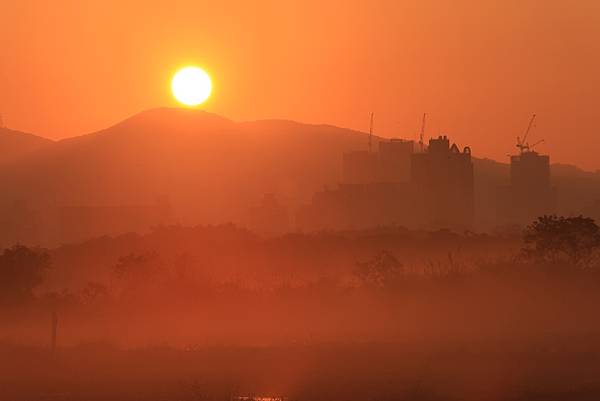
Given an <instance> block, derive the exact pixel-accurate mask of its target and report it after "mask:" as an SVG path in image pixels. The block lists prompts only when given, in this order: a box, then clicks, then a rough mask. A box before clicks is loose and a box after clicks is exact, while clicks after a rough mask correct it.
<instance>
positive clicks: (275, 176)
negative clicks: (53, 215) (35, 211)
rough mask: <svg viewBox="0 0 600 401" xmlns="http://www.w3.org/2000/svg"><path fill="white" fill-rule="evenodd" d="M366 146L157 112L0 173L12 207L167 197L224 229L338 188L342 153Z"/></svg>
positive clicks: (293, 128) (312, 132)
mask: <svg viewBox="0 0 600 401" xmlns="http://www.w3.org/2000/svg"><path fill="white" fill-rule="evenodd" d="M366 144H367V140H366V134H363V133H359V132H356V131H351V130H347V129H342V128H337V127H332V126H325V125H307V124H299V123H294V122H290V121H281V120H273V121H256V122H246V123H235V122H232V121H230V120H227V119H225V118H222V117H218V116H216V115H213V114H209V113H206V112H202V111H196V110H187V109H154V110H150V111H146V112H142V113H140V114H138V115H135V116H133V117H131V118H129V119H127V120H125V121H123V122H121V123H119V124H117V125H115V126H113V127H110V128H108V129H106V130H103V131H99V132H97V133H93V134H89V135H84V136H81V137H76V138H71V139H66V140H62V141H59V142H56V143H54V144H53V145H52V146H49V147H47V148H45V149H43V151H40V152H37V153H36V154H35V155H32V157H29V158H25V159H23V160H21V161H20V162H19V163H16V164H15V165H13V166H11V168H10V169H4V170H2V171H0V175H1V176H2V180H3V182H5V183H6V191H5V193H6V194H7V197H6V198H5V199H6V200H7V201H8V202H11V201H15V200H20V199H27V200H29V202H30V204H32V206H34V207H36V208H41V207H45V206H47V205H55V206H60V205H80V204H85V205H128V204H148V203H151V202H153V201H154V199H155V198H156V197H160V196H167V197H168V198H170V200H171V202H172V204H173V206H174V207H175V209H176V210H177V213H178V215H179V216H180V217H182V219H183V220H182V222H186V223H194V222H199V221H202V222H221V221H224V220H230V219H234V220H235V219H237V217H239V214H240V213H241V210H242V209H244V208H246V207H247V206H248V205H251V204H253V203H256V202H258V201H259V200H260V198H261V197H262V195H263V194H264V193H266V192H275V193H277V194H278V195H279V196H280V197H282V198H286V199H287V200H290V201H292V202H304V201H307V200H308V199H309V198H310V196H311V195H312V193H313V192H314V191H316V190H318V189H320V188H322V186H323V185H324V184H335V183H337V182H338V181H339V178H340V175H341V173H340V170H341V155H342V153H343V152H345V151H348V150H353V149H364V148H365V147H366Z"/></svg>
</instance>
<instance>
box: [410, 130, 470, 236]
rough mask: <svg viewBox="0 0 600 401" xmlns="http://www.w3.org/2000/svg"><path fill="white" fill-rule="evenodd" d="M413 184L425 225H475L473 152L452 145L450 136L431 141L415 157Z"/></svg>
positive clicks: (412, 168) (412, 173) (461, 226)
mask: <svg viewBox="0 0 600 401" xmlns="http://www.w3.org/2000/svg"><path fill="white" fill-rule="evenodd" d="M411 183H412V184H413V190H414V191H415V195H416V196H417V198H418V199H419V200H420V202H419V205H420V207H421V210H420V212H421V213H422V216H423V220H424V222H425V223H426V225H429V226H431V227H439V228H467V227H470V226H471V225H472V223H473V210H474V177H473V162H472V160H471V149H470V148H469V147H465V148H464V149H463V150H462V151H461V150H460V149H459V148H458V146H457V145H456V144H452V146H450V140H449V139H448V137H447V136H440V137H438V138H437V139H430V140H429V146H428V147H427V149H426V150H425V151H424V152H420V153H415V154H413V155H412V167H411Z"/></svg>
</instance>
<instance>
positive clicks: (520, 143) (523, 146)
mask: <svg viewBox="0 0 600 401" xmlns="http://www.w3.org/2000/svg"><path fill="white" fill-rule="evenodd" d="M534 121H535V114H534V115H532V116H531V120H529V125H527V129H526V130H525V134H524V135H523V139H521V138H520V137H517V148H519V151H520V152H521V153H524V152H528V151H529V144H528V143H527V142H526V140H527V136H528V135H529V132H530V131H531V127H533V122H534ZM536 145H537V143H536Z"/></svg>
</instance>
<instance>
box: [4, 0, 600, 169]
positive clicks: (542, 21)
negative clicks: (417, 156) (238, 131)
mask: <svg viewBox="0 0 600 401" xmlns="http://www.w3.org/2000/svg"><path fill="white" fill-rule="evenodd" d="M0 52H1V53H0V54H1V59H0V60H1V62H0V113H2V115H3V117H4V120H5V123H6V125H8V126H9V127H11V128H14V129H19V130H24V131H29V132H34V133H38V134H40V135H43V136H47V137H51V138H62V137H66V136H73V135H78V134H83V133H87V132H91V131H95V130H98V129H101V128H103V127H106V126H109V125H112V124H114V123H116V122H118V121H119V120H121V119H123V118H126V117H127V116H129V115H131V114H133V113H136V112H138V111H141V110H143V109H147V108H151V107H156V106H172V105H174V101H173V100H172V98H171V94H170V92H169V79H170V76H171V74H172V73H173V72H174V71H175V70H176V69H177V68H178V67H179V66H182V65H185V64H188V63H194V64H198V65H201V66H203V67H205V68H206V69H207V70H208V71H209V73H210V74H211V75H212V76H213V79H214V81H215V82H214V93H213V97H212V98H211V99H210V101H209V102H208V103H206V105H205V109H206V110H209V111H212V112H215V113H218V114H221V115H223V116H226V117H229V118H232V119H234V120H250V119H262V118H286V119H293V120H298V121H302V122H312V123H321V122H323V123H330V124H334V125H340V126H345V127H352V128H357V129H362V130H367V129H368V116H369V112H370V111H374V112H375V115H376V118H375V129H376V133H377V134H379V135H382V136H401V137H412V138H416V137H417V132H418V129H419V126H420V119H421V114H422V113H423V112H427V113H429V115H430V120H429V124H428V134H429V135H438V134H439V133H440V132H444V133H448V134H449V135H450V136H451V137H452V138H453V139H456V141H457V142H458V143H459V144H460V145H461V146H462V145H466V144H468V145H471V147H472V148H473V151H474V154H475V155H476V156H487V157H492V158H495V159H499V160H506V154H508V153H510V152H513V151H514V150H515V148H514V144H515V137H516V136H517V135H519V134H521V132H522V131H523V130H524V129H525V127H526V125H527V121H528V119H529V117H530V114H531V113H533V112H535V113H537V114H538V124H537V128H536V131H535V132H534V133H533V134H532V141H533V140H534V139H540V138H545V139H546V141H547V143H546V144H544V145H542V146H540V148H539V149H540V150H542V151H544V152H548V153H550V154H551V155H552V159H553V161H556V162H568V163H575V164H578V165H580V166H582V167H584V168H586V169H593V170H595V169H600V157H598V156H600V145H599V144H598V135H597V133H598V132H600V113H598V112H597V108H598V105H600V1H598V0H576V1H573V0H571V1H555V0H545V1H539V0H520V1H519V0H514V1H511V0H509V1H492V0H470V1H467V0H452V1H449V0H447V1H433V0H419V1H417V0H410V1H409V0H406V1H403V0H385V1H367V0H360V1H359V0H343V1H342V0H340V1H313V0H308V1H307V0H305V1H285V0H279V1H246V0H244V1H241V0H240V1H211V2H208V1H201V0H194V1H178V0H173V1H155V2H153V1H145V2H142V1H139V2H138V1H136V2H134V1H127V0H119V1H108V0H104V1H78V0H73V1H64V0H54V1H46V0H41V1H32V0H18V1H17V0H4V1H2V4H1V6H0Z"/></svg>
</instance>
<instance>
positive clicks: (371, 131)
mask: <svg viewBox="0 0 600 401" xmlns="http://www.w3.org/2000/svg"><path fill="white" fill-rule="evenodd" d="M372 143H373V112H371V123H370V124H369V153H371V150H372V147H373V145H372Z"/></svg>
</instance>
